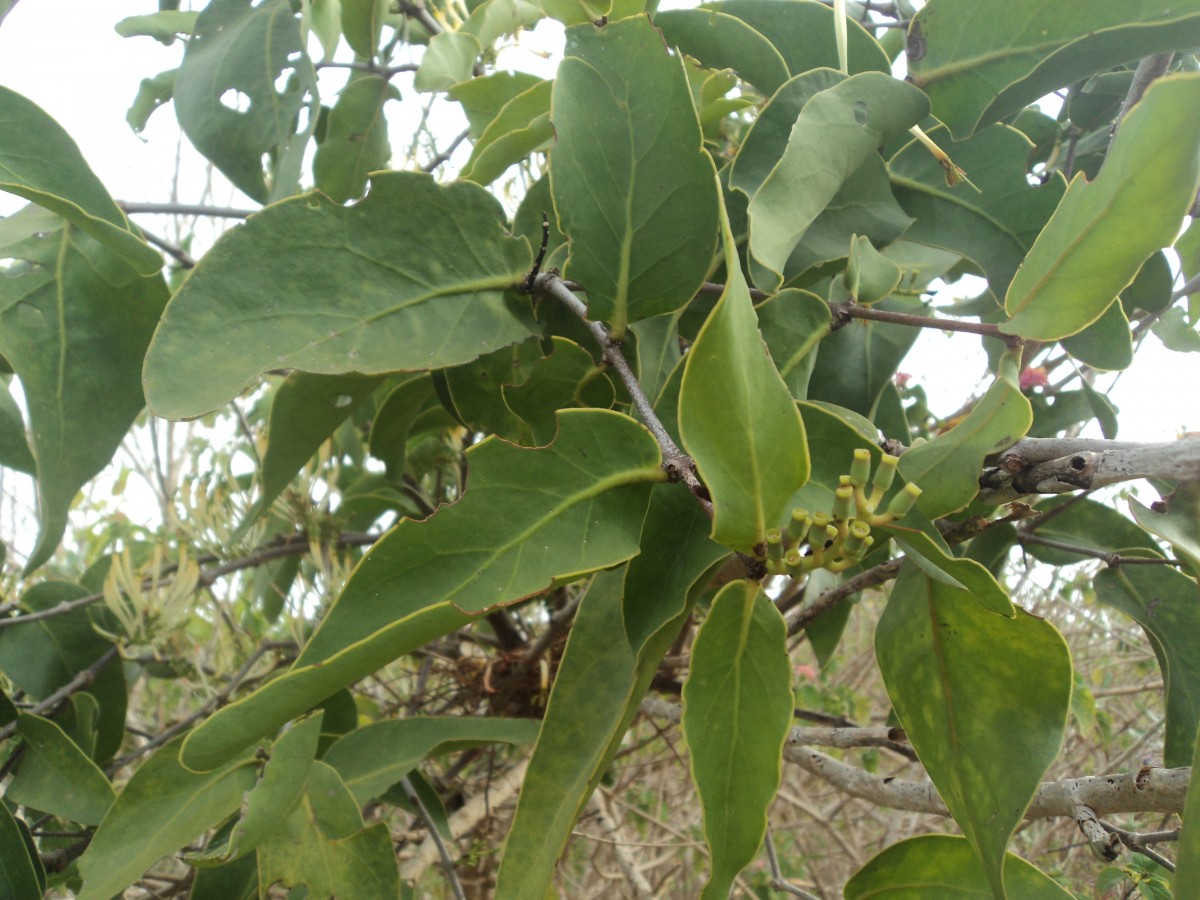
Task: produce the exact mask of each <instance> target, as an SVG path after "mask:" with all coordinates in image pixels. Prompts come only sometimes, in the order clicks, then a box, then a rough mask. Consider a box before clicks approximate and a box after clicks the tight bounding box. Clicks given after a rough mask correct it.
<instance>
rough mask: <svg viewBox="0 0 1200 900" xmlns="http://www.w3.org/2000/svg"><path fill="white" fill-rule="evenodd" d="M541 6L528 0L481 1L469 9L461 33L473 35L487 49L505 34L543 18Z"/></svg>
mask: <svg viewBox="0 0 1200 900" xmlns="http://www.w3.org/2000/svg"><path fill="white" fill-rule="evenodd" d="M543 16H544V13H543V11H542V8H541V6H539V5H538V4H537V3H532V2H528V0H483V2H482V3H480V4H478V5H477V6H474V8H473V9H471V15H469V16H468V17H467V21H465V22H463V24H462V28H461V30H462V31H465V32H466V33H467V34H473V35H475V37H476V38H477V39H478V40H479V44H480V46H482V47H484V48H487V47H491V46H492V44H494V43H496V41H497V40H498V39H499V38H501V37H503V36H504V35H506V34H513V33H515V32H517V31H519V30H520V29H522V28H525V27H527V26H529V25H532V24H534V23H535V22H537V21H538V20H539V19H541V18H543Z"/></svg>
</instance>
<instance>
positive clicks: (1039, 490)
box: [979, 437, 1200, 505]
mask: <svg viewBox="0 0 1200 900" xmlns="http://www.w3.org/2000/svg"><path fill="white" fill-rule="evenodd" d="M992 460H993V464H992V465H990V467H988V468H986V469H985V470H984V472H983V475H982V477H981V478H980V480H979V483H980V487H981V488H982V490H981V492H980V499H981V500H983V501H984V502H986V503H990V504H992V505H999V504H1001V503H1008V502H1009V501H1012V500H1015V499H1017V498H1018V497H1023V496H1026V495H1028V494H1065V493H1069V492H1072V491H1080V490H1090V489H1092V488H1098V487H1104V486H1105V485H1109V484H1117V483H1119V482H1122V481H1132V480H1134V479H1137V478H1162V479H1167V480H1171V481H1200V438H1196V437H1189V438H1184V439H1182V440H1178V441H1166V442H1164V443H1157V444H1138V443H1129V442H1121V441H1096V440H1079V439H1074V440H1073V439H1067V438H1025V439H1024V440H1020V441H1017V443H1015V444H1013V445H1012V446H1011V447H1009V448H1008V449H1007V450H1005V451H1004V452H1002V453H1000V454H998V455H997V456H995V457H994V458H992Z"/></svg>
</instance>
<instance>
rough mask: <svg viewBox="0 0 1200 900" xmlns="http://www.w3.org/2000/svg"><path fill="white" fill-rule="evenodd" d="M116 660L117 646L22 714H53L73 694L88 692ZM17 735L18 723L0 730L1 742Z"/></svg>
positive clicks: (105, 652)
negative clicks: (98, 677) (100, 675)
mask: <svg viewBox="0 0 1200 900" xmlns="http://www.w3.org/2000/svg"><path fill="white" fill-rule="evenodd" d="M116 658H117V648H116V647H115V646H114V647H109V648H108V649H107V650H105V651H104V652H103V653H102V654H100V656H98V657H97V658H96V661H95V662H93V663H92V664H91V665H90V666H88V667H87V668H86V669H83V670H82V671H80V672H79V673H78V674H76V676H75V677H74V678H72V679H71V680H70V681H68V682H67V683H66V684H64V685H63V686H62V687H60V688H59V689H58V690H57V691H55V692H54V693H53V694H50V695H49V696H48V697H46V698H45V699H44V700H42V701H41V702H40V703H38V704H37V705H35V706H32V707H30V708H29V709H26V710H22V712H26V713H29V714H30V715H34V716H40V715H44V714H46V713H49V712H53V711H54V710H55V709H57V708H58V705H59V704H60V703H62V702H63V701H64V700H66V699H67V698H68V697H70V696H71V695H72V694H74V693H77V692H78V691H82V690H86V689H87V688H89V687H91V686H92V684H93V682H95V680H96V678H97V676H99V674H100V673H101V672H103V671H104V670H105V669H106V668H108V665H109V663H111V662H112V661H113V660H114V659H116ZM16 733H17V723H16V721H12V722H9V723H8V724H7V725H5V726H4V727H3V728H0V741H6V740H8V739H9V738H10V737H12V736H13V735H14V734H16Z"/></svg>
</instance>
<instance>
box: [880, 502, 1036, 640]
mask: <svg viewBox="0 0 1200 900" xmlns="http://www.w3.org/2000/svg"><path fill="white" fill-rule="evenodd" d="M875 528H876V530H877V531H879V532H880V533H881V534H884V535H887V536H888V537H890V538H893V539H895V541H896V543H897V544H899V545H900V547H901V548H902V549H903V550H904V553H905V555H906V557H907V558H908V559H910V560H912V562H913V564H914V565H915V566H916V567H917V568H918V569H920V570H921V571H922V572H924V573H925V574H926V575H927V576H928V577H930V578H932V579H933V580H934V581H938V582H940V583H942V584H946V585H949V586H950V587H953V588H957V589H961V590H964V591H966V592H967V593H969V594H970V595H971V596H972V597H974V598H975V599H976V600H977V601H979V604H980V605H981V606H982V607H983V608H984V609H986V610H987V611H988V612H992V613H996V614H997V615H1001V616H1005V617H1007V618H1010V619H1011V618H1012V616H1013V609H1014V607H1013V605H1012V601H1011V600H1009V599H1008V594H1007V593H1006V592H1005V590H1004V588H1003V587H1001V586H1000V582H998V581H997V580H996V578H995V576H994V575H992V573H991V572H989V571H988V569H987V567H986V566H984V565H983V564H982V563H979V562H976V561H975V560H974V559H971V558H970V557H965V556H955V555H954V553H953V552H952V551H951V550H950V548H949V547H948V546H947V545H946V542H945V541H944V540H943V539H942V537H941V534H940V533H939V532H938V530H937V528H936V526H934V525H933V524H932V523H925V527H924V528H923V529H917V528H914V527H909V526H907V525H877V526H875Z"/></svg>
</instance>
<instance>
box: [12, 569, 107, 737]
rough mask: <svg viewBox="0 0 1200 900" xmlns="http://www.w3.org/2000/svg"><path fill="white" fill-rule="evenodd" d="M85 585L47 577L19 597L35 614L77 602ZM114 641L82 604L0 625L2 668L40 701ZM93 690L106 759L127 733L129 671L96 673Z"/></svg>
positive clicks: (82, 594)
mask: <svg viewBox="0 0 1200 900" xmlns="http://www.w3.org/2000/svg"><path fill="white" fill-rule="evenodd" d="M88 593H89V591H88V590H87V589H86V588H83V587H80V586H79V585H77V584H70V583H68V582H65V581H43V582H40V583H39V584H36V585H34V586H33V587H31V588H29V589H28V590H27V591H25V593H24V594H22V595H21V607H22V608H23V609H27V610H30V611H32V612H37V611H39V610H44V609H50V608H51V607H53V606H57V605H58V604H59V603H62V602H63V601H67V600H78V599H79V598H80V597H84V596H86V595H87V594H88ZM111 647H112V644H110V643H109V642H108V641H107V640H105V639H104V638H102V637H101V636H100V635H99V634H98V633H97V632H96V629H95V627H94V624H93V618H92V615H91V611H90V610H88V609H86V608H84V607H80V608H78V609H75V610H72V611H71V612H70V613H67V614H65V615H60V616H53V617H51V618H48V619H42V620H40V621H38V622H24V623H21V622H17V623H12V624H9V625H7V626H6V627H5V628H3V629H0V670H3V672H4V674H5V676H7V677H8V678H9V679H10V680H11V681H12V683H13V684H15V685H16V686H17V687H19V688H21V690H23V691H25V693H26V694H28V695H29V696H30V697H31V698H33V699H35V700H42V699H45V698H46V697H48V696H50V695H51V694H52V693H54V692H55V691H57V690H58V689H59V688H61V687H63V686H64V685H66V684H68V683H69V682H70V681H71V680H72V679H74V678H75V676H76V675H78V674H79V673H80V672H82V671H83V670H84V669H86V668H88V667H89V666H91V665H92V664H93V663H94V662H96V660H98V659H99V658H100V657H101V656H103V655H104V654H105V653H106V652H108V650H109V649H111ZM89 693H90V694H91V695H92V696H93V697H94V698H95V699H96V701H97V702H98V703H99V705H100V718H99V721H98V723H97V731H98V734H97V737H96V748H95V750H94V753H93V758H94V759H98V760H105V759H108V758H109V757H111V756H112V755H113V754H114V753H115V752H116V751H117V749H118V748H119V747H120V745H121V740H122V739H123V737H124V735H125V709H126V704H127V694H126V688H125V672H124V669H123V668H122V666H121V665H120V663H119V662H116V661H114V662H112V663H110V664H109V665H107V666H105V667H104V669H103V670H102V671H101V672H100V673H99V674H98V675H97V676H96V677H95V679H94V680H93V681H92V683H91V685H90V686H89Z"/></svg>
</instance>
